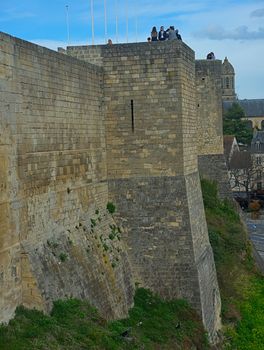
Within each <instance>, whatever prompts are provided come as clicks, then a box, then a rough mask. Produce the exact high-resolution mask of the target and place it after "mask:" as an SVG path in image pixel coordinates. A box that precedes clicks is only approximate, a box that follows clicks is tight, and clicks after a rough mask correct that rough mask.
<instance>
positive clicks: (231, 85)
mask: <svg viewBox="0 0 264 350" xmlns="http://www.w3.org/2000/svg"><path fill="white" fill-rule="evenodd" d="M222 99H223V101H231V104H232V102H234V101H236V100H237V96H236V92H235V70H234V67H233V66H232V64H231V63H230V62H229V61H228V59H227V57H226V58H225V59H224V62H223V64H222Z"/></svg>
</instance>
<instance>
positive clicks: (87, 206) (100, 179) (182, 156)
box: [0, 34, 224, 339]
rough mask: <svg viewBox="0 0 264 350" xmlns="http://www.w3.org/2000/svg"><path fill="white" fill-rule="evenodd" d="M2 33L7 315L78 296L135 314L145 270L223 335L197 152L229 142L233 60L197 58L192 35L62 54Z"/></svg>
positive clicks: (109, 310) (0, 255)
mask: <svg viewBox="0 0 264 350" xmlns="http://www.w3.org/2000/svg"><path fill="white" fill-rule="evenodd" d="M0 40H1V41H0V45H1V58H0V88H1V91H0V92H1V118H0V169H3V171H2V170H1V176H0V180H1V188H3V191H1V196H0V206H1V207H2V210H1V214H0V215H1V216H0V220H1V234H0V239H1V245H0V268H1V270H0V276H1V281H2V284H1V296H3V297H1V304H0V319H1V321H7V320H8V319H9V318H10V317H11V316H12V315H13V312H14V309H15V307H16V306H17V305H19V304H24V305H26V306H29V307H38V308H41V309H44V310H47V311H48V310H50V307H51V305H52V301H53V300H56V299H58V298H66V297H69V296H74V297H80V298H87V299H89V300H90V301H91V302H92V303H93V304H94V305H95V306H96V307H98V308H99V310H100V311H101V313H102V314H103V315H104V316H106V317H107V318H115V317H123V316H125V315H126V314H127V310H128V308H129V307H130V306H131V305H132V299H133V293H134V285H135V283H136V282H137V283H139V284H140V286H143V287H147V288H150V289H152V290H153V291H155V292H157V293H159V294H160V295H162V296H163V297H165V298H186V299H187V300H188V301H189V302H190V303H191V304H192V305H193V306H194V307H195V308H196V310H197V311H198V312H199V313H200V315H201V317H202V319H203V322H204V324H205V327H206V329H207V330H208V332H209V335H210V337H211V339H213V338H214V337H215V335H216V332H217V330H218V329H219V327H220V316H219V315H220V297H219V291H218V285H217V279H216V273H215V266H214V260H213V254H212V249H211V246H210V243H209V240H208V233H207V226H206V221H205V215H204V209H203V202H202V195H201V188H200V180H199V172H198V162H197V159H198V155H201V156H202V157H205V158H204V159H205V162H206V161H207V160H208V159H209V158H210V157H211V159H212V156H213V158H215V159H216V158H218V157H220V158H221V157H222V153H223V151H222V145H221V142H222V134H221V129H220V128H221V117H222V113H221V108H222V107H221V96H219V91H218V73H219V67H220V66H221V62H220V61H215V62H210V64H211V65H209V62H206V61H199V62H200V63H199V65H198V68H199V69H200V70H197V65H196V67H195V59H194V52H193V51H192V50H191V49H190V48H189V47H188V46H187V45H185V44H184V43H182V42H179V41H174V42H163V43H154V44H153V45H152V44H151V45H150V44H149V43H139V44H120V45H112V46H94V47H85V46H84V47H69V48H67V51H66V54H62V53H56V52H53V51H50V50H48V49H44V48H41V47H39V46H37V45H33V44H30V43H27V42H25V41H22V40H19V39H15V38H12V37H10V36H8V35H6V34H1V36H0ZM72 56H75V57H76V58H75V57H72ZM201 75H203V77H204V78H205V81H203V80H202V78H203V77H202V76H201ZM200 78H201V79H200ZM214 78H215V79H216V83H215V84H216V87H215V85H214ZM205 91H206V92H205ZM206 96H207V97H206ZM219 98H220V101H219ZM198 104H199V106H198V107H197V105H198ZM204 121H205V123H207V125H208V128H205V127H204V125H203V123H204ZM206 157H207V158H206ZM199 162H200V160H199ZM216 164H219V163H217V159H216ZM222 165H223V164H222ZM222 170H223V172H224V168H223V169H222ZM208 176H211V177H214V176H215V174H209V175H208ZM108 201H111V202H113V203H115V204H116V206H117V215H116V218H115V221H114V219H113V217H112V216H111V215H110V214H109V213H108V212H107V210H105V207H106V203H107V202H108ZM2 213H5V214H2ZM99 219H100V220H99ZM91 223H92V224H91ZM109 227H110V233H111V227H120V228H121V230H122V238H121V240H120V241H119V240H116V239H115V240H111V239H109ZM106 247H107V249H106ZM62 258H63V259H62ZM11 293H12V294H11Z"/></svg>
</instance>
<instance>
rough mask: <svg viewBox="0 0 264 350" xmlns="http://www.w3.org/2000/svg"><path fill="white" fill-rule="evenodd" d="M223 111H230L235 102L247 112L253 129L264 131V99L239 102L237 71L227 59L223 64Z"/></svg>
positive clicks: (247, 118)
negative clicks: (236, 80) (236, 84)
mask: <svg viewBox="0 0 264 350" xmlns="http://www.w3.org/2000/svg"><path fill="white" fill-rule="evenodd" d="M222 100H223V110H224V111H226V110H228V109H229V108H230V107H231V106H232V104H233V103H234V102H236V103H238V104H239V105H240V106H241V107H242V108H243V110H244V111H245V115H246V117H245V118H242V119H246V120H248V122H249V125H250V126H251V127H252V128H253V129H258V130H264V99H244V100H239V99H238V98H237V94H236V86H235V70H234V67H233V66H232V64H231V63H230V62H229V61H228V59H227V57H226V58H225V59H224V62H223V64H222Z"/></svg>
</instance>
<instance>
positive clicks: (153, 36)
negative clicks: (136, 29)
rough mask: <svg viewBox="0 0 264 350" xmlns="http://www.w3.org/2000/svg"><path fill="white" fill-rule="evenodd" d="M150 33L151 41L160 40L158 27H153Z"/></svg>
mask: <svg viewBox="0 0 264 350" xmlns="http://www.w3.org/2000/svg"><path fill="white" fill-rule="evenodd" d="M150 35H151V41H158V32H157V29H156V27H153V28H152V31H151V33H150Z"/></svg>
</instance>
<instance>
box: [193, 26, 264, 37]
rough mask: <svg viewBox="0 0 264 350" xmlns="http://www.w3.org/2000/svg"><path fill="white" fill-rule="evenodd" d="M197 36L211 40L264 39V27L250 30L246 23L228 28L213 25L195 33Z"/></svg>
mask: <svg viewBox="0 0 264 350" xmlns="http://www.w3.org/2000/svg"><path fill="white" fill-rule="evenodd" d="M193 35H194V36H195V37H200V38H208V39H211V40H225V39H232V40H257V39H264V28H258V29H257V30H252V31H250V30H249V29H248V27H247V26H246V25H242V26H239V27H237V28H234V29H231V30H226V29H225V28H223V27H222V26H212V27H208V28H206V29H203V30H200V31H199V32H195V33H193Z"/></svg>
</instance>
